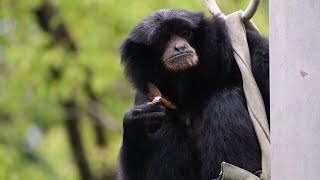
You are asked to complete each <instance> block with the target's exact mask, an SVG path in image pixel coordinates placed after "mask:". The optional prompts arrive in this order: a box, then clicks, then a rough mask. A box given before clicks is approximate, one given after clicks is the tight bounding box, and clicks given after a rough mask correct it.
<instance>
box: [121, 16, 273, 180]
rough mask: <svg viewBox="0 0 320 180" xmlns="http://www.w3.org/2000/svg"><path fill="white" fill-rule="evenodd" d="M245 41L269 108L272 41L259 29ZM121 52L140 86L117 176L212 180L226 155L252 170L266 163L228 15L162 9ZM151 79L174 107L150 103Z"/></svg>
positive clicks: (135, 32)
mask: <svg viewBox="0 0 320 180" xmlns="http://www.w3.org/2000/svg"><path fill="white" fill-rule="evenodd" d="M247 39H248V44H249V48H250V54H251V61H252V62H251V63H252V71H253V75H254V77H255V79H256V81H257V84H258V86H259V89H260V91H261V94H262V96H263V100H264V103H265V107H266V111H267V114H269V47H268V46H269V42H268V40H267V39H266V38H264V37H262V36H261V35H260V34H259V33H258V32H255V31H248V32H247ZM120 51H121V59H122V60H121V61H122V64H123V65H124V71H125V74H126V76H127V77H128V79H129V80H130V81H131V82H132V84H133V86H134V87H135V89H136V91H137V93H136V99H135V105H134V107H133V108H132V109H131V110H129V111H128V112H127V113H126V114H125V115H124V121H123V128H124V133H123V144H122V147H121V152H120V170H119V176H120V179H123V180H145V179H151V180H166V179H167V180H169V179H170V180H171V179H178V180H180V179H181V180H189V179H190V180H191V179H192V180H194V179H196V180H198V179H202V180H210V179H213V178H217V177H218V175H219V172H220V168H221V167H220V165H221V162H223V161H225V162H228V163H231V164H234V165H236V166H238V167H241V168H244V169H246V170H248V171H250V172H252V173H254V172H256V171H257V170H260V169H261V159H260V158H261V152H260V146H259V142H258V140H257V137H256V134H255V131H254V128H253V125H252V122H251V120H250V116H249V113H248V109H247V104H246V99H245V96H244V92H243V86H242V78H241V74H240V70H239V68H238V66H237V64H236V61H235V59H234V55H233V49H232V47H231V44H230V41H229V37H228V34H227V27H226V25H225V21H224V19H223V18H219V17H213V18H205V17H204V13H203V12H189V11H185V10H159V11H156V12H154V13H153V14H151V15H150V16H148V17H146V18H145V19H144V20H142V22H141V23H139V24H138V25H137V26H136V27H135V28H134V29H133V30H132V31H131V33H130V34H129V36H128V37H127V38H126V39H125V40H124V42H123V44H122V45H121V48H120ZM150 83H152V84H153V85H154V86H156V87H157V88H158V89H159V90H160V91H161V94H162V96H163V97H165V98H166V99H168V100H170V101H171V102H172V103H174V104H175V105H176V109H172V108H168V107H167V106H165V105H164V104H163V103H152V102H150V99H149V98H148V93H149V86H148V84H150ZM268 118H269V116H268Z"/></svg>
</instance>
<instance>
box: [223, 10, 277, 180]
mask: <svg viewBox="0 0 320 180" xmlns="http://www.w3.org/2000/svg"><path fill="white" fill-rule="evenodd" d="M241 17H242V12H241V11H238V12H235V13H232V14H230V15H228V16H227V17H226V24H227V27H228V33H229V37H230V41H231V44H232V48H233V51H234V57H235V59H236V61H237V64H238V66H239V69H240V71H241V75H242V79H243V89H244V93H245V96H246V99H247V106H248V110H249V114H250V117H251V120H252V122H253V126H254V129H255V131H256V134H257V137H258V140H259V143H260V147H261V156H262V157H261V162H262V174H261V178H262V179H263V180H270V171H271V170H270V132H269V125H268V120H267V116H266V112H265V107H264V103H263V99H262V96H261V93H260V91H259V88H258V86H257V83H256V81H255V79H254V77H253V74H252V71H251V59H250V52H249V47H248V41H247V36H246V29H245V26H244V24H243V21H242V18H241ZM248 23H249V26H250V27H255V26H254V24H253V23H252V22H248Z"/></svg>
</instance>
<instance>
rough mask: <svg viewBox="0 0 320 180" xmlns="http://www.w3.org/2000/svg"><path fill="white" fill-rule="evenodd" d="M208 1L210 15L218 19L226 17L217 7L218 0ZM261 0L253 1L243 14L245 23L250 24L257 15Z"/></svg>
mask: <svg viewBox="0 0 320 180" xmlns="http://www.w3.org/2000/svg"><path fill="white" fill-rule="evenodd" d="M205 1H206V4H207V7H208V9H209V11H210V13H211V14H212V15H213V16H217V17H219V16H220V17H223V18H224V17H226V15H224V14H223V13H222V12H221V10H220V8H219V6H218V5H217V2H216V0H205ZM260 2H261V0H251V1H250V3H249V5H248V7H247V9H246V10H245V11H244V12H243V13H242V20H243V22H245V23H246V22H248V21H249V20H250V19H251V18H252V17H253V15H254V14H255V13H256V11H257V9H258V7H259V4H260Z"/></svg>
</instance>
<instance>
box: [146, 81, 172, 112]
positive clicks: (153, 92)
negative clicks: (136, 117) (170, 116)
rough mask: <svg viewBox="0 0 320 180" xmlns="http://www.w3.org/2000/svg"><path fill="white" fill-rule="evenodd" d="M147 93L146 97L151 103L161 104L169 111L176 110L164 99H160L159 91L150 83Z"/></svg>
mask: <svg viewBox="0 0 320 180" xmlns="http://www.w3.org/2000/svg"><path fill="white" fill-rule="evenodd" d="M148 88H149V93H148V97H149V99H150V100H151V101H152V103H157V102H161V103H162V104H163V105H165V106H166V107H168V108H170V109H177V106H176V105H175V104H174V103H172V102H171V101H169V100H168V99H166V98H165V97H162V94H161V92H160V90H159V89H158V88H157V87H156V86H155V85H154V84H152V83H148Z"/></svg>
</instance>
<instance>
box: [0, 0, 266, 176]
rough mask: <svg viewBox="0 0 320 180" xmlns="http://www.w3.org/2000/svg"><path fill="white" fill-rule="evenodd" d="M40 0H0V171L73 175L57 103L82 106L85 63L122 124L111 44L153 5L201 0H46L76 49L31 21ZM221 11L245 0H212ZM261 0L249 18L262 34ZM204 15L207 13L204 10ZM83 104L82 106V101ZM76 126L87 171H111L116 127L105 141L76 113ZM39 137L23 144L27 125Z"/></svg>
mask: <svg viewBox="0 0 320 180" xmlns="http://www.w3.org/2000/svg"><path fill="white" fill-rule="evenodd" d="M42 2H43V1H42V0H28V1H23V0H1V1H0V179H1V180H2V179H3V180H5V179H6V180H7V179H8V180H10V179H78V177H79V176H78V172H77V169H76V168H75V165H74V163H73V160H72V155H71V152H70V150H69V144H68V140H67V138H66V134H65V130H64V125H63V122H62V121H63V114H62V109H61V106H60V104H59V102H60V101H61V100H64V99H67V98H69V97H70V96H73V97H75V98H76V100H77V103H79V104H80V107H82V108H86V106H85V103H86V96H85V94H84V90H83V88H82V87H83V84H84V81H85V79H86V73H85V69H84V67H90V68H91V69H92V70H93V78H92V80H91V82H90V83H91V86H92V87H93V90H94V92H95V93H96V94H98V95H99V98H100V99H99V100H100V102H101V103H102V105H103V110H104V111H105V113H106V114H107V117H106V118H109V119H111V121H114V123H116V124H118V125H119V126H120V127H121V120H122V115H123V113H124V112H125V111H126V110H127V109H128V108H129V107H130V106H131V104H132V99H133V90H132V88H131V87H130V85H129V83H128V82H127V81H126V80H125V78H124V76H123V72H122V67H121V65H120V59H119V52H118V47H119V45H120V43H121V41H122V40H123V39H124V38H125V37H126V35H127V34H128V33H129V31H130V29H132V28H133V27H134V25H136V24H137V23H138V22H139V21H141V20H142V19H143V18H144V17H145V16H146V15H148V14H150V13H151V12H152V11H155V10H157V9H162V8H179V9H187V10H192V11H198V10H202V11H206V12H207V9H206V7H205V3H204V1H203V0H189V1H185V0H174V1H173V0H136V1H131V0H82V1H80V0H79V1H75V0H74V1H71V0H52V1H51V2H52V3H54V4H55V5H56V6H57V8H58V9H59V15H60V18H62V19H63V20H64V22H65V24H66V25H67V26H68V28H69V30H70V32H71V36H72V37H73V38H74V39H75V41H76V43H77V45H78V47H79V51H78V53H77V54H75V55H71V54H70V53H68V52H66V51H65V50H64V48H63V47H61V46H53V45H52V37H50V36H49V35H48V34H46V33H44V32H43V31H42V30H41V29H40V28H39V25H38V24H37V22H36V19H35V14H34V10H35V8H37V7H38V6H40V5H41V3H42ZM218 4H219V5H220V6H221V9H222V10H223V11H224V12H233V11H235V10H238V9H244V8H245V7H246V6H247V4H248V1H247V0H246V1H245V0H242V1H239V0H229V1H227V0H221V1H218ZM267 4H268V1H263V4H262V7H260V9H259V10H258V13H257V14H256V16H255V18H254V21H255V22H256V24H257V26H258V27H259V28H260V30H261V31H262V33H263V34H265V35H267V34H268V15H267V13H268V9H267V8H268V6H267ZM208 15H209V13H208ZM52 66H54V67H59V68H63V69H64V73H63V76H62V77H61V79H60V80H59V81H51V80H50V73H49V70H50V67H52ZM84 111H85V109H84ZM81 120H82V121H81V122H82V123H81V133H82V137H83V138H84V141H85V148H86V152H87V156H88V159H89V161H90V167H91V169H92V171H93V172H94V173H99V172H100V171H104V172H107V173H108V172H110V173H114V172H116V168H117V158H118V152H119V148H120V145H121V130H119V129H112V128H110V129H109V130H108V133H107V137H108V146H107V149H106V150H102V151H100V150H99V149H97V148H96V147H95V146H94V142H93V141H94V137H93V136H94V135H93V131H94V130H93V129H92V126H91V125H90V122H89V121H90V120H88V117H87V116H86V115H85V113H81ZM35 125H36V126H38V127H40V128H41V132H42V133H43V138H42V139H41V140H40V143H39V145H37V146H36V148H35V149H32V151H31V152H30V151H29V150H28V149H26V148H25V142H26V137H27V134H28V132H29V131H30V128H32V127H34V126H35Z"/></svg>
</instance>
